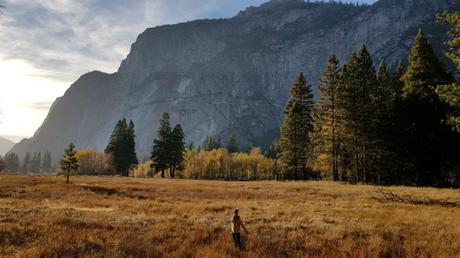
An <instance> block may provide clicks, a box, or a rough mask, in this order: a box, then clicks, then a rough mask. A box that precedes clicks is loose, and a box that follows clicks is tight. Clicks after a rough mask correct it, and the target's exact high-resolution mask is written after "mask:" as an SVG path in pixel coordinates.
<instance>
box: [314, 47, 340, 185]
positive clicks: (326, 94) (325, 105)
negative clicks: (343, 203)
mask: <svg viewBox="0 0 460 258" xmlns="http://www.w3.org/2000/svg"><path fill="white" fill-rule="evenodd" d="M340 73H341V69H340V65H339V61H338V60H337V57H336V56H335V55H331V56H330V57H329V59H328V61H327V69H326V71H325V72H324V73H323V77H322V78H321V80H320V82H319V86H318V88H319V94H320V97H319V100H318V101H317V102H316V105H315V106H316V108H315V112H314V137H313V141H314V152H315V164H316V167H317V168H318V170H319V171H321V172H322V173H324V174H328V173H330V176H331V177H332V179H333V180H334V181H337V180H339V116H340V115H339V112H340V107H339V106H338V90H339V87H340V77H341V75H340ZM323 163H325V167H324V165H323Z"/></svg>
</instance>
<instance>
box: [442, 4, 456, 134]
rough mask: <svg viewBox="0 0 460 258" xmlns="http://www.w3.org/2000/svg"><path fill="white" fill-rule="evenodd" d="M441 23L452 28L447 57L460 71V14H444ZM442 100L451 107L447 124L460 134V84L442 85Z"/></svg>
mask: <svg viewBox="0 0 460 258" xmlns="http://www.w3.org/2000/svg"><path fill="white" fill-rule="evenodd" d="M439 18H440V21H441V22H443V23H445V24H448V25H449V26H450V31H449V36H450V39H449V41H448V42H447V47H448V51H447V53H446V55H447V56H448V57H449V58H450V59H451V60H452V61H453V62H454V64H455V65H456V66H457V70H458V71H460V12H453V13H444V14H443V15H441V16H440V17H439ZM437 93H438V96H439V97H440V99H441V100H442V101H443V102H445V103H447V104H448V105H449V106H450V110H449V111H448V114H447V122H448V123H449V124H450V125H451V126H452V127H453V128H454V129H455V130H456V131H457V132H458V133H460V82H459V81H457V82H455V83H452V84H445V85H441V86H439V87H438V89H437Z"/></svg>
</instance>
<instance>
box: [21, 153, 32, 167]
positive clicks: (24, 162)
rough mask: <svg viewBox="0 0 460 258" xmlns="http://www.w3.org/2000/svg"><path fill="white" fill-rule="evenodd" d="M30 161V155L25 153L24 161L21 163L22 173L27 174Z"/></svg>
mask: <svg viewBox="0 0 460 258" xmlns="http://www.w3.org/2000/svg"><path fill="white" fill-rule="evenodd" d="M30 161H31V156H30V153H29V152H27V153H26V155H25V156H24V161H23V162H22V169H21V170H22V172H29V168H30Z"/></svg>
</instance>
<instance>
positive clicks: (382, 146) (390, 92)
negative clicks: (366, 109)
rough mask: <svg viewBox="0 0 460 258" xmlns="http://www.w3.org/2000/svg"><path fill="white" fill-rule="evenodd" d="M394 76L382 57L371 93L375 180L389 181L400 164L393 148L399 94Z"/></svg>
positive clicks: (372, 153) (379, 182)
mask: <svg viewBox="0 0 460 258" xmlns="http://www.w3.org/2000/svg"><path fill="white" fill-rule="evenodd" d="M394 90H395V86H394V85H393V79H392V78H391V77H390V75H389V73H388V70H387V68H386V65H385V62H384V61H381V63H380V66H379V70H378V72H377V84H376V87H375V89H374V91H373V92H372V94H371V100H372V106H373V112H372V113H371V114H370V115H371V117H370V119H371V121H372V125H371V126H372V128H371V130H372V134H371V135H370V137H371V139H370V142H371V145H370V150H369V151H370V155H371V160H372V162H373V163H372V164H371V168H372V170H373V171H374V172H373V174H374V175H373V176H374V178H372V182H373V183H378V184H382V183H384V184H389V183H391V181H392V179H391V178H392V175H393V171H394V170H395V167H396V166H397V165H396V163H395V161H396V158H397V157H396V154H395V152H394V147H395V146H394V144H393V143H394V142H393V141H394V138H393V137H394V127H395V122H396V114H395V113H394V112H395V105H396V95H395V93H394Z"/></svg>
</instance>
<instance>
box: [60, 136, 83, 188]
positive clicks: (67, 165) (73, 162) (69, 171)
mask: <svg viewBox="0 0 460 258" xmlns="http://www.w3.org/2000/svg"><path fill="white" fill-rule="evenodd" d="M76 154H77V152H76V151H75V145H73V143H70V144H69V147H68V148H67V149H65V151H64V156H62V158H61V160H60V161H59V166H60V169H61V171H62V172H63V173H64V174H65V175H66V178H67V180H66V182H67V184H68V183H69V178H70V176H71V175H73V174H77V173H78V169H79V168H80V164H79V162H78V159H77V157H76Z"/></svg>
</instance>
